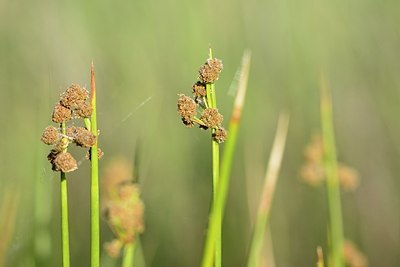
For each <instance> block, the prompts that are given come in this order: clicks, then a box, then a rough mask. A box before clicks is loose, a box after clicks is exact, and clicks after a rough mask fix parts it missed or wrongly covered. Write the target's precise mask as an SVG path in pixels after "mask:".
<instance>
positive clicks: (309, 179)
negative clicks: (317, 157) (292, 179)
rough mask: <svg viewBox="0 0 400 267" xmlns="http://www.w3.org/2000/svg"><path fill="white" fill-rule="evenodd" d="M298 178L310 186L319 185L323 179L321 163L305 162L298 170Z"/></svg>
mask: <svg viewBox="0 0 400 267" xmlns="http://www.w3.org/2000/svg"><path fill="white" fill-rule="evenodd" d="M300 178H301V179H302V181H303V182H305V183H306V184H308V185H311V186H318V185H321V184H322V182H323V181H324V180H325V174H324V168H323V167H322V165H318V164H313V163H305V164H304V165H303V166H302V167H301V170H300Z"/></svg>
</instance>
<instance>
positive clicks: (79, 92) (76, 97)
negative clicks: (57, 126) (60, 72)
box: [60, 84, 89, 109]
mask: <svg viewBox="0 0 400 267" xmlns="http://www.w3.org/2000/svg"><path fill="white" fill-rule="evenodd" d="M88 97H89V93H88V91H86V89H85V88H81V87H80V85H78V84H71V86H70V87H68V89H67V90H66V91H65V92H64V93H63V94H62V95H61V98H60V103H61V104H62V105H63V106H65V107H68V108H71V109H76V108H77V107H78V106H79V105H80V104H82V103H83V102H85V101H86V99H88Z"/></svg>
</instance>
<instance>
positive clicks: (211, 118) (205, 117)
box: [201, 108, 223, 128]
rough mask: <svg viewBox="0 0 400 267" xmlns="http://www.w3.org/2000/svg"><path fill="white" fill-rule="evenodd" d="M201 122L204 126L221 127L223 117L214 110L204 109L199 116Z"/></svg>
mask: <svg viewBox="0 0 400 267" xmlns="http://www.w3.org/2000/svg"><path fill="white" fill-rule="evenodd" d="M201 120H202V121H203V122H204V124H205V126H207V127H209V128H216V127H218V126H220V125H221V123H222V120H223V117H222V115H221V114H220V113H219V112H218V109H216V108H206V109H205V110H204V111H203V114H202V115H201Z"/></svg>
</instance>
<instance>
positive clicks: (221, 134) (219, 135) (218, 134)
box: [213, 127, 228, 143]
mask: <svg viewBox="0 0 400 267" xmlns="http://www.w3.org/2000/svg"><path fill="white" fill-rule="evenodd" d="M213 137H214V139H215V140H216V141H217V142H218V143H223V142H225V140H226V138H227V137H228V132H227V131H226V130H225V128H223V127H218V129H217V130H215V133H214V134H213Z"/></svg>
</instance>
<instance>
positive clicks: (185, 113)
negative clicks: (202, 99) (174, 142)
mask: <svg viewBox="0 0 400 267" xmlns="http://www.w3.org/2000/svg"><path fill="white" fill-rule="evenodd" d="M196 107H197V106H196V103H195V102H194V100H193V99H191V98H190V97H188V96H185V95H179V98H178V113H179V114H180V115H181V116H182V118H183V119H185V121H191V118H193V117H194V116H196V114H197V111H196Z"/></svg>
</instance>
